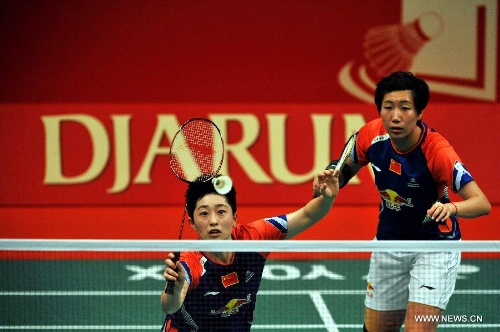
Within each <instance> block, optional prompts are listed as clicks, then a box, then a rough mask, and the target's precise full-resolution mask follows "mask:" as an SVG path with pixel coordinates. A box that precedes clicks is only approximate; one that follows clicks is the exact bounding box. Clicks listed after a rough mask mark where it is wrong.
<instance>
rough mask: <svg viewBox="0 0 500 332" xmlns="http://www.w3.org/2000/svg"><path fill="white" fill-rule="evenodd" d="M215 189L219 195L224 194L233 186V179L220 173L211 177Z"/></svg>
mask: <svg viewBox="0 0 500 332" xmlns="http://www.w3.org/2000/svg"><path fill="white" fill-rule="evenodd" d="M212 184H213V185H214V188H215V191H216V192H217V193H218V194H220V195H225V194H227V193H228V192H230V191H231V189H232V188H233V181H232V180H231V178H230V177H229V176H226V175H221V176H218V177H216V178H213V179H212Z"/></svg>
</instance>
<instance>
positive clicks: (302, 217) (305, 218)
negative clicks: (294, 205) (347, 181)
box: [286, 169, 339, 239]
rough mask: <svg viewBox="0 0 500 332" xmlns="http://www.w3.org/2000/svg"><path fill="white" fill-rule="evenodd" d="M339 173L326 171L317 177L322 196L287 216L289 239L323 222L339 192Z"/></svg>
mask: <svg viewBox="0 0 500 332" xmlns="http://www.w3.org/2000/svg"><path fill="white" fill-rule="evenodd" d="M338 177H339V172H338V171H337V172H334V170H333V169H331V170H325V171H323V172H321V173H320V174H318V176H317V178H316V179H317V189H318V192H319V194H320V196H318V197H316V198H313V199H312V200H311V201H309V202H308V203H307V204H306V205H305V206H304V207H302V208H301V209H299V210H297V211H295V212H292V213H290V214H288V215H287V219H288V233H287V237H286V238H287V239H289V238H292V237H294V236H295V235H297V234H299V233H301V232H302V231H304V230H306V229H308V228H309V227H311V226H312V225H314V224H315V223H317V222H318V221H319V220H321V219H322V218H323V217H324V216H326V214H327V213H328V212H329V211H330V208H331V207H332V204H333V201H334V200H335V197H336V196H337V194H338V192H339V179H338Z"/></svg>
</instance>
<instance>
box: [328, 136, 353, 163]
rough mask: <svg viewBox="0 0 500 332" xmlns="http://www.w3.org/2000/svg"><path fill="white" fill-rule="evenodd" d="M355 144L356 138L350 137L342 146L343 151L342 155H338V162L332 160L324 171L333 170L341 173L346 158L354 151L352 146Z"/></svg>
mask: <svg viewBox="0 0 500 332" xmlns="http://www.w3.org/2000/svg"><path fill="white" fill-rule="evenodd" d="M355 144H356V136H355V135H351V137H349V139H348V140H347V142H346V143H345V145H344V149H343V150H342V154H341V155H340V157H339V159H338V160H332V162H331V163H330V165H328V166H327V167H326V169H332V168H334V169H335V170H336V171H341V170H342V167H344V165H345V162H346V161H347V158H348V157H349V156H350V155H351V152H352V150H353V149H354V145H355Z"/></svg>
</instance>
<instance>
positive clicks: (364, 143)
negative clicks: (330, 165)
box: [354, 122, 373, 166]
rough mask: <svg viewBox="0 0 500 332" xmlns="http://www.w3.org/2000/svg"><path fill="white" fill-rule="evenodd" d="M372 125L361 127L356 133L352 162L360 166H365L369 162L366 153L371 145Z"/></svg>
mask: <svg viewBox="0 0 500 332" xmlns="http://www.w3.org/2000/svg"><path fill="white" fill-rule="evenodd" d="M372 127H373V126H372V123H371V122H369V123H368V124H366V125H364V126H363V127H361V129H360V130H359V131H358V132H357V133H356V146H355V149H354V162H355V163H356V164H359V165H361V166H365V165H367V164H368V163H369V162H370V161H369V160H368V156H367V151H368V148H369V147H370V145H371V141H372V139H371V135H370V133H371V132H372V130H373V129H372Z"/></svg>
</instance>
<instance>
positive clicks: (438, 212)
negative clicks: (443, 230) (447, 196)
mask: <svg viewBox="0 0 500 332" xmlns="http://www.w3.org/2000/svg"><path fill="white" fill-rule="evenodd" d="M458 194H459V195H460V197H462V199H463V200H462V201H459V202H452V203H446V204H442V203H436V204H434V205H432V206H431V208H430V209H429V210H427V215H428V216H429V217H432V219H434V220H435V221H441V220H446V219H448V217H449V216H457V217H462V218H475V217H480V216H484V215H487V214H488V213H490V211H491V204H490V202H489V201H488V198H487V197H486V196H485V195H484V193H483V192H482V190H481V189H480V188H479V186H478V185H477V183H476V182H475V181H471V182H469V183H467V184H466V185H465V186H463V187H462V188H461V189H460V190H459V191H458Z"/></svg>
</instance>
